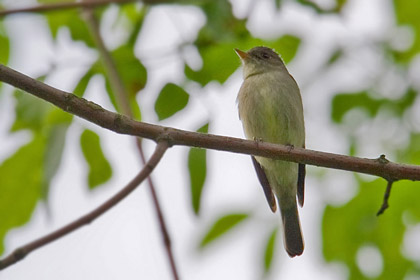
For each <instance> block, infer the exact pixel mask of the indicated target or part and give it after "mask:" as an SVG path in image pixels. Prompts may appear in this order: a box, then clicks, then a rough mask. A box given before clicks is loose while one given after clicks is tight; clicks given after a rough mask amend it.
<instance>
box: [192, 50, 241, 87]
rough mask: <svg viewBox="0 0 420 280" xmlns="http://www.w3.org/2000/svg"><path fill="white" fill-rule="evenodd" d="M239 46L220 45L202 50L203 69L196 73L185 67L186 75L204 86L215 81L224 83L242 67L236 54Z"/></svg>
mask: <svg viewBox="0 0 420 280" xmlns="http://www.w3.org/2000/svg"><path fill="white" fill-rule="evenodd" d="M237 46H238V44H237V43H220V44H217V45H214V46H209V47H205V48H202V49H201V50H200V54H201V57H202V60H203V67H202V68H201V69H200V70H199V71H194V70H192V69H191V68H190V67H189V66H188V65H185V75H186V76H187V77H188V78H189V79H190V80H193V81H196V82H198V83H200V84H201V85H202V86H205V85H206V84H208V83H209V82H210V81H213V80H215V81H218V82H219V83H224V82H225V81H226V80H227V78H229V76H230V75H232V74H233V72H235V70H236V69H238V67H239V65H240V62H239V58H238V56H237V55H236V54H235V52H234V48H235V47H237Z"/></svg>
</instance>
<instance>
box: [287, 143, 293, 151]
mask: <svg viewBox="0 0 420 280" xmlns="http://www.w3.org/2000/svg"><path fill="white" fill-rule="evenodd" d="M286 147H287V151H288V152H290V151H291V150H293V149H294V148H295V146H293V145H292V144H286Z"/></svg>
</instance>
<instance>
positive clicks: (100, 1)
mask: <svg viewBox="0 0 420 280" xmlns="http://www.w3.org/2000/svg"><path fill="white" fill-rule="evenodd" d="M133 2H142V3H144V4H150V5H153V4H161V3H171V2H175V1H174V0H141V1H140V0H94V1H81V2H63V3H51V4H43V5H36V6H32V7H25V8H16V9H5V10H0V17H3V16H6V15H11V14H19V13H44V12H53V11H63V10H68V9H77V8H94V7H100V6H105V5H109V4H118V5H122V4H129V3H133Z"/></svg>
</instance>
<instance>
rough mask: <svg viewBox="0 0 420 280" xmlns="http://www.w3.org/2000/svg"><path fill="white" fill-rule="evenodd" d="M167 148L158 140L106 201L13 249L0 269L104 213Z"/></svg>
mask: <svg viewBox="0 0 420 280" xmlns="http://www.w3.org/2000/svg"><path fill="white" fill-rule="evenodd" d="M167 149H168V142H166V141H160V142H159V143H158V144H157V146H156V148H155V151H154V153H153V155H152V156H151V157H150V159H149V161H148V162H147V164H146V165H145V166H144V167H143V169H142V170H141V171H140V172H139V173H138V174H137V175H136V177H134V178H133V179H132V180H131V181H130V182H129V183H128V184H127V185H126V186H125V187H124V188H123V189H122V190H121V191H119V192H118V193H117V194H115V195H114V196H113V197H111V198H110V199H108V200H107V201H106V202H104V203H103V204H101V205H100V206H99V207H97V208H96V209H94V210H93V211H91V212H89V213H88V214H85V215H83V216H82V217H80V218H78V219H77V220H75V221H73V222H71V223H69V224H67V225H65V226H63V227H62V228H59V229H57V230H56V231H53V232H51V233H50V234H47V235H45V236H43V237H41V238H39V239H36V240H34V241H32V242H30V243H28V244H26V245H24V246H22V247H20V248H17V249H16V250H14V251H13V252H12V253H11V254H10V255H8V256H7V257H5V258H4V259H2V260H1V261H0V270H2V269H4V268H6V267H8V266H10V265H12V264H14V263H16V262H18V261H20V260H22V259H23V258H24V257H25V256H27V255H28V254H29V253H31V252H32V251H34V250H36V249H38V248H40V247H42V246H45V245H47V244H49V243H51V242H53V241H55V240H57V239H59V238H61V237H63V236H64V235H66V234H69V233H71V232H72V231H74V230H76V229H78V228H80V227H82V226H84V225H87V224H89V223H91V222H92V221H93V220H95V219H96V218H98V217H99V216H101V215H102V214H104V213H105V212H106V211H108V210H109V209H111V208H112V207H114V206H115V205H116V204H117V203H119V202H120V201H121V200H123V199H124V198H125V197H127V196H128V195H129V194H130V193H131V192H132V191H134V190H135V189H136V188H137V186H139V184H140V183H141V182H143V180H144V179H146V178H147V177H148V176H149V174H150V173H151V172H152V171H153V169H154V168H155V167H156V165H157V164H158V163H159V161H160V159H161V158H162V157H163V155H164V153H165V151H166V150H167Z"/></svg>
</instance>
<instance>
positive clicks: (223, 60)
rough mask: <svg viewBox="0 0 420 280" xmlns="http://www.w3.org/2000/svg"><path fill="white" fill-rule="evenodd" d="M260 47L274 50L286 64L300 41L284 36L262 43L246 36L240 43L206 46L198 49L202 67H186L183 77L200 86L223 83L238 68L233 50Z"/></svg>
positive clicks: (238, 64) (290, 36)
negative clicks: (195, 69)
mask: <svg viewBox="0 0 420 280" xmlns="http://www.w3.org/2000/svg"><path fill="white" fill-rule="evenodd" d="M261 45H264V46H267V47H270V48H274V49H275V50H276V51H277V52H278V53H279V54H280V56H281V57H282V59H283V61H284V62H285V63H286V64H287V63H289V62H290V61H291V60H292V59H293V57H294V56H295V54H296V52H297V50H298V47H299V45H300V39H299V38H297V37H295V36H292V35H285V36H282V37H280V38H279V39H277V40H275V41H266V40H265V41H263V40H261V39H255V38H252V37H250V36H249V35H248V37H245V38H243V40H240V41H234V42H227V43H218V44H217V45H208V46H205V47H202V48H200V49H199V50H200V54H201V57H202V59H203V67H202V68H201V69H200V70H198V71H194V70H192V69H191V68H189V67H188V66H187V65H186V66H185V75H186V76H187V77H188V78H189V79H191V80H193V81H196V82H198V83H200V84H201V85H202V86H205V85H206V84H207V83H209V82H210V81H213V80H215V81H218V82H219V83H224V82H225V81H226V80H227V79H228V78H229V77H230V75H232V74H233V72H235V71H236V69H238V67H239V66H240V60H239V58H238V56H237V55H236V54H235V52H234V49H235V48H239V49H242V50H244V51H247V50H249V49H251V48H253V47H256V46H261Z"/></svg>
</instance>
